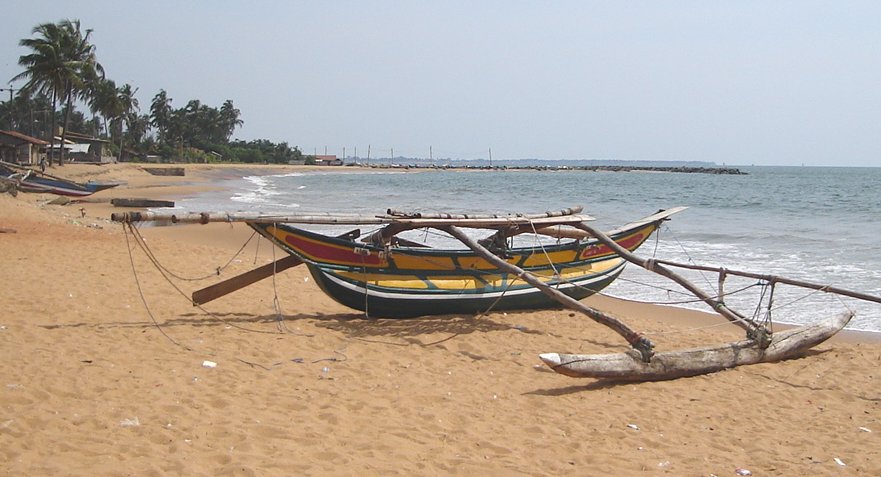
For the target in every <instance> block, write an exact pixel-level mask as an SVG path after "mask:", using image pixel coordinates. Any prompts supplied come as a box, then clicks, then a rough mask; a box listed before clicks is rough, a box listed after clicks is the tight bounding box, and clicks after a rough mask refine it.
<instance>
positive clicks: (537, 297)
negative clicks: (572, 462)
mask: <svg viewBox="0 0 881 477" xmlns="http://www.w3.org/2000/svg"><path fill="white" fill-rule="evenodd" d="M683 209H685V208H684V207H676V208H672V209H668V210H661V211H659V212H657V213H655V214H652V215H650V216H648V217H645V218H643V219H640V220H637V221H635V222H632V223H629V224H627V225H624V226H622V227H619V228H617V229H615V230H612V231H610V232H602V231H600V230H597V229H596V228H594V227H592V226H590V225H588V222H589V221H590V220H593V218H592V217H590V216H587V215H582V214H581V211H582V209H581V207H574V208H569V209H563V210H560V211H554V212H546V213H543V214H532V215H524V214H516V215H471V214H468V215H465V214H461V215H456V214H433V215H425V214H405V213H400V212H396V211H393V210H388V211H387V212H386V214H383V215H376V216H353V215H334V214H319V215H295V216H270V215H261V214H247V213H239V214H231V213H164V212H128V213H123V214H113V216H112V220H114V221H117V222H123V223H125V224H128V226H129V230H130V231H131V232H132V233H134V234H135V235H137V234H136V232H135V228H134V227H133V226H132V223H135V222H144V221H159V222H171V223H209V222H245V223H246V224H248V225H249V226H250V227H252V228H254V229H255V230H256V231H257V232H259V233H260V234H261V235H262V236H264V237H266V238H267V239H269V240H270V241H271V242H272V243H274V244H275V245H277V246H278V247H280V248H281V249H283V250H284V251H285V252H287V253H288V254H289V256H288V257H285V258H284V259H281V260H279V261H277V262H275V263H272V264H269V265H264V266H262V267H260V268H257V269H255V270H252V271H250V272H247V273H245V274H242V275H239V276H237V277H232V278H229V279H227V280H224V281H222V282H220V283H217V284H215V285H212V286H210V287H207V288H203V289H201V290H198V291H196V292H194V293H193V296H192V298H193V303H194V304H197V305H198V304H202V303H207V302H209V301H211V300H214V299H216V298H219V297H221V296H224V295H226V294H229V293H231V292H233V291H235V290H238V289H241V288H243V287H245V286H247V285H250V284H252V283H255V282H256V281H258V280H261V279H263V278H267V277H269V276H272V275H273V274H275V273H278V272H280V271H282V270H285V269H287V268H290V267H293V266H297V265H300V264H303V263H305V264H306V265H307V266H308V267H309V270H310V272H311V274H312V276H313V277H314V278H315V280H316V282H317V283H318V285H319V286H320V287H321V289H322V290H323V291H324V292H325V293H327V294H328V295H329V296H331V297H332V298H333V299H335V300H336V301H338V302H340V303H342V304H344V305H346V306H348V307H350V308H354V309H357V310H361V311H364V312H365V314H367V315H369V316H374V317H376V316H381V317H391V318H404V317H414V316H420V315H436V314H461V313H468V314H474V313H484V312H489V311H492V310H508V309H535V308H550V307H560V306H562V307H567V308H570V309H573V310H576V311H579V312H581V313H583V314H585V315H586V316H588V317H589V318H591V319H592V320H594V321H596V322H598V323H600V324H603V325H605V326H607V327H609V328H610V329H612V330H613V331H615V332H617V333H618V334H619V335H621V336H622V337H623V338H624V339H625V340H626V341H627V342H628V343H629V344H630V346H631V347H632V350H631V351H629V352H627V353H622V354H616V355H574V354H566V353H544V354H542V355H541V356H540V357H541V359H542V360H543V361H544V362H545V363H546V364H548V365H549V366H550V367H551V368H552V369H553V370H555V371H557V372H559V373H561V374H565V375H568V376H578V377H594V378H613V379H621V380H636V381H644V380H660V379H673V378H677V377H682V376H693V375H696V374H705V373H710V372H714V371H718V370H721V369H726V368H731V367H734V366H739V365H744V364H753V363H759V362H768V361H777V360H781V359H786V358H789V357H792V356H797V355H799V354H800V353H802V352H804V351H805V350H807V349H809V348H811V347H813V346H815V345H817V344H819V343H821V342H823V341H824V340H826V339H827V338H829V337H830V336H832V335H834V334H835V333H837V332H838V331H839V330H841V329H842V328H843V327H844V326H845V325H846V324H847V323H848V321H849V320H850V318H851V317H852V314H847V315H843V316H841V317H839V318H836V319H830V320H828V321H826V322H823V323H820V324H816V325H808V326H803V327H799V328H795V329H793V330H789V331H785V332H781V333H772V331H771V328H770V326H769V323H764V322H760V321H757V320H755V319H753V318H749V317H747V316H745V315H743V314H741V313H738V312H736V311H734V310H732V309H730V308H729V307H728V306H727V305H726V304H725V303H724V301H723V300H724V293H723V291H722V289H723V282H724V280H725V277H726V276H727V275H741V276H746V277H752V278H757V279H759V280H762V281H764V282H766V283H767V285H768V286H769V287H770V288H771V294H772V296H773V287H774V285H776V284H778V283H783V284H788V285H794V286H797V287H802V288H810V289H814V290H818V291H823V292H829V293H836V294H840V295H846V296H850V297H854V298H858V299H862V300H869V301H874V302H878V303H881V298H879V297H874V296H870V295H866V294H862V293H859V292H852V291H848V290H844V289H840V288H835V287H831V286H828V285H820V284H813V283H808V282H802V281H798V280H792V279H787V278H784V277H776V276H767V275H758V274H751V273H747V272H737V271H733V270H728V269H722V268H713V267H701V266H696V265H689V264H677V263H674V262H669V261H663V260H657V259H644V258H641V257H638V256H636V255H635V254H633V251H634V250H636V249H637V248H638V247H639V246H640V245H642V244H643V243H644V242H645V241H646V240H647V239H648V238H649V237H650V236H651V234H652V233H653V232H655V231H656V230H657V229H658V228H659V226H660V225H661V224H662V223H663V222H664V221H666V220H669V218H670V216H672V215H673V214H676V213H678V212H680V211H682V210H683ZM291 224H322V225H375V226H380V228H379V229H378V230H377V231H376V232H374V233H372V234H370V235H369V236H367V237H365V238H362V239H360V240H359V238H360V235H361V232H360V230H353V231H351V232H348V233H345V234H343V235H340V236H337V237H330V236H327V235H324V234H319V233H316V232H311V231H307V230H304V229H301V228H299V227H294V226H293V225H291ZM415 229H435V230H436V231H440V232H444V233H446V234H448V235H449V236H451V237H453V238H454V239H456V240H458V241H459V242H460V243H462V244H463V245H465V247H467V248H465V249H452V250H451V249H434V248H428V247H426V246H425V245H423V244H418V243H415V242H412V241H410V240H407V239H404V238H402V237H399V236H398V235H399V234H400V233H402V232H405V231H408V230H415ZM463 229H488V230H493V231H494V233H493V234H492V235H490V236H488V237H486V238H484V239H482V240H476V239H474V238H473V237H472V236H471V235H469V234H467V233H465V232H464V230H463ZM522 234H533V235H535V236H536V237H537V236H538V235H546V236H552V237H556V238H557V239H558V241H557V243H550V244H545V243H544V242H540V241H536V244H535V245H532V246H528V247H513V246H511V238H512V237H515V236H518V235H522ZM139 243H140V244H141V246H142V247H145V244H144V243H143V241H142V240H140V241H139ZM145 252H147V251H146V250H145ZM148 255H150V254H149V252H148ZM627 262H630V263H634V264H636V265H638V266H641V267H643V268H645V269H646V270H649V271H651V272H654V273H658V274H660V275H663V276H665V277H667V278H669V279H671V280H673V281H674V282H676V283H678V284H679V285H681V286H682V287H683V288H685V289H686V290H688V291H689V292H691V293H692V294H694V295H695V296H696V297H697V298H698V299H700V300H702V301H704V302H705V303H706V304H708V305H709V306H710V307H711V308H712V309H713V310H714V311H715V312H717V313H718V314H720V315H721V316H722V317H724V318H725V319H727V320H729V321H730V322H732V323H734V324H736V325H738V326H740V327H741V328H743V329H744V330H745V331H746V340H745V341H742V342H738V343H729V344H725V345H721V346H715V347H707V348H700V349H694V350H686V351H672V352H663V353H657V354H656V353H655V352H654V344H653V343H652V342H651V341H650V340H649V338H648V337H646V336H644V335H643V334H641V333H638V332H636V331H634V330H632V329H631V328H630V327H628V326H627V325H626V324H625V323H623V322H622V321H620V320H619V319H618V318H616V317H613V316H611V315H609V314H606V313H604V312H602V311H600V310H597V309H594V308H591V307H589V306H586V305H584V304H583V303H581V302H580V301H579V300H580V299H582V298H584V297H587V296H589V295H591V294H594V293H596V292H598V291H599V290H601V289H602V288H604V287H605V286H607V285H608V284H609V283H611V282H612V281H613V280H614V279H615V278H616V277H617V276H618V275H619V274H620V273H621V271H622V270H623V268H624V266H625V264H626V263H627ZM672 267H684V268H696V269H700V270H704V271H715V272H717V273H719V290H718V294H716V295H710V294H708V293H706V292H704V291H703V290H701V289H700V288H698V287H696V286H695V285H693V284H692V283H690V282H689V281H688V280H686V279H685V278H683V277H682V276H681V275H679V274H678V273H676V272H674V271H673V270H672ZM769 307H770V303H769Z"/></svg>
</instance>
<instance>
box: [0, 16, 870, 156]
mask: <svg viewBox="0 0 881 477" xmlns="http://www.w3.org/2000/svg"><path fill="white" fill-rule="evenodd" d="M5 10H6V11H7V13H8V16H7V22H5V23H6V24H5V26H4V28H3V30H2V32H0V84H2V87H3V88H6V87H8V84H7V82H8V81H9V80H10V79H11V78H12V77H13V76H15V75H16V74H18V73H19V72H20V71H21V68H20V67H19V66H18V64H17V63H18V58H19V56H21V55H23V54H26V53H27V50H26V49H24V48H22V47H19V46H18V42H19V40H21V39H23V38H31V37H33V34H32V32H31V30H32V29H33V27H34V26H36V25H37V24H40V23H46V22H57V21H59V20H61V19H64V18H71V19H79V20H80V21H81V22H82V26H83V27H84V28H89V29H92V30H94V32H93V34H92V42H93V43H94V44H95V45H96V47H97V56H98V60H99V61H100V62H101V63H102V65H103V66H104V68H105V70H106V73H107V76H108V77H109V78H111V79H113V80H114V81H116V82H117V84H120V85H121V84H123V83H130V84H131V85H132V86H133V87H135V88H138V92H137V97H138V99H139V102H140V108H141V112H142V113H149V106H150V102H151V100H152V98H153V96H154V95H155V94H156V93H157V92H159V90H160V89H165V90H166V91H167V92H168V96H169V97H170V98H172V99H173V102H172V106H173V107H176V108H179V107H182V106H184V105H185V104H186V102H187V101H189V100H191V99H198V100H200V101H201V102H202V103H204V104H207V105H209V106H214V107H220V105H221V104H222V103H223V101H225V100H227V99H231V100H232V101H233V103H234V105H235V106H236V107H237V108H238V109H240V110H241V113H242V114H241V119H242V120H243V121H244V126H243V127H242V128H240V129H238V130H236V132H235V134H234V135H233V137H234V138H236V139H243V140H252V139H269V140H271V141H274V142H282V141H284V142H287V143H289V144H290V145H291V146H298V147H300V149H301V150H302V151H303V152H304V153H307V154H311V153H313V152H318V153H323V152H324V150H325V147H326V148H327V152H328V153H330V154H336V155H338V156H341V155H343V148H345V149H346V154H347V155H353V153H354V149H355V148H357V151H358V155H359V156H362V157H363V156H366V151H367V147H368V145H370V148H371V156H373V157H377V156H389V155H391V151H392V149H393V150H394V155H395V156H406V157H428V155H429V148H431V150H432V154H433V156H434V157H452V158H459V159H476V158H482V157H486V156H487V154H488V150H489V149H490V148H492V156H493V159H495V160H516V159H520V158H538V159H542V160H560V159H575V160H645V161H704V162H714V163H717V164H719V165H722V164H725V165H729V166H732V167H734V166H737V165H741V166H752V165H755V166H762V165H792V166H801V165H806V166H838V165H841V166H881V53H879V52H881V29H879V28H878V21H879V19H881V2H869V1H842V2H835V3H828V2H811V1H808V2H794V1H782V2H757V1H745V2H726V3H721V2H700V1H696V0H695V1H670V2H650V1H636V2H627V3H617V2H613V3H606V2H574V1H563V2H554V3H539V2H534V3H533V2H522V1H515V2H498V1H485V2H457V1H454V2H402V3H397V2H394V3H393V2H388V1H378V2H363V3H362V2H351V1H342V2H332V3H324V2H318V3H315V2H308V3H306V2H290V3H288V2H270V1H265V2H254V3H252V4H248V5H245V4H240V3H238V2H230V1H225V0H224V1H216V2H169V1H167V0H160V1H156V2H147V3H128V2H109V1H103V0H102V1H98V0H93V1H89V0H84V1H78V2H74V3H71V4H67V3H60V4H59V2H49V1H44V0H30V1H19V0H12V1H9V2H7V7H6V8H5ZM21 84H22V83H21V82H18V83H15V84H13V85H12V87H16V88H17V87H19V86H21ZM7 95H8V93H6V92H4V93H3V95H2V96H0V101H3V100H6V99H7V98H8V96H7Z"/></svg>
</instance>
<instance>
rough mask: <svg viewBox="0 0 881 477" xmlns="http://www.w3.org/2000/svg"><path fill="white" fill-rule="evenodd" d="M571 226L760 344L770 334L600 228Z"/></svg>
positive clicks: (583, 224) (580, 224)
mask: <svg viewBox="0 0 881 477" xmlns="http://www.w3.org/2000/svg"><path fill="white" fill-rule="evenodd" d="M573 227H575V228H578V229H581V230H584V231H585V232H587V233H589V234H590V235H591V236H593V237H594V238H596V239H597V240H599V241H600V242H601V243H602V244H603V245H605V246H607V247H609V248H610V249H611V250H612V251H614V252H615V253H616V254H618V255H619V256H621V258H623V259H625V260H627V261H628V262H631V263H635V264H637V265H639V266H640V267H642V268H645V269H646V270H648V271H650V272H654V273H657V274H659V275H663V276H665V277H667V278H669V279H671V280H673V281H675V282H676V283H678V284H680V285H682V287H683V288H685V289H686V290H688V291H690V292H691V293H693V294H694V295H695V296H696V297H698V298H700V299H701V300H702V301H703V302H704V303H706V304H708V305H710V306H711V307H712V308H713V310H715V311H716V312H717V313H719V314H720V315H722V316H723V317H725V319H727V320H728V321H730V322H732V323H734V324H736V325H737V326H740V327H741V328H743V329H744V330H746V332H747V337H749V338H751V339H756V340H758V341H759V343H760V345H762V344H767V342H768V341H767V340H768V335H769V334H770V333H769V332H768V331H767V330H766V329H765V328H764V327H762V326H760V325H759V324H757V323H755V322H754V321H752V320H750V319H749V318H746V317H744V316H742V315H740V314H739V313H737V312H735V311H734V310H731V309H729V308H728V307H727V306H726V305H725V303H723V302H721V301H719V300H716V299H714V298H713V297H711V296H710V295H708V294H707V293H706V292H704V291H703V290H701V289H700V288H698V287H697V286H695V285H694V284H692V283H691V282H690V281H688V280H687V279H685V278H684V277H682V276H680V275H679V274H677V273H675V272H673V271H672V270H670V269H668V268H666V267H664V266H662V265H659V264H658V262H657V261H656V260H649V259H644V258H641V257H638V256H636V255H635V254H633V253H631V252H630V251H629V250H627V249H625V248H623V247H621V246H620V245H618V244H617V243H615V241H614V240H612V239H611V238H610V237H609V236H608V235H606V234H604V233H603V232H601V231H600V230H598V229H596V228H594V227H591V226H589V225H587V224H585V223H579V224H574V225H573Z"/></svg>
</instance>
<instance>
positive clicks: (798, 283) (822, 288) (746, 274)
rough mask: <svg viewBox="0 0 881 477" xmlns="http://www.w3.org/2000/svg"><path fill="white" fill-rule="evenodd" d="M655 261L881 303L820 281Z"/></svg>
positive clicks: (880, 300)
mask: <svg viewBox="0 0 881 477" xmlns="http://www.w3.org/2000/svg"><path fill="white" fill-rule="evenodd" d="M655 263H659V264H662V265H669V266H671V267H679V268H686V269H689V270H701V271H704V272H718V273H720V274H723V275H724V274H728V275H737V276H741V277H746V278H755V279H758V280H764V281H766V282H768V283H783V284H786V285H792V286H796V287H802V288H809V289H811V290H817V291H821V292H826V293H834V294H836V295H844V296H848V297H851V298H856V299H858V300H865V301H872V302H875V303H881V297H877V296H874V295H869V294H866V293H860V292H856V291H852V290H847V289H844V288H838V287H833V286H831V285H822V284H819V283H811V282H806V281H803V280H795V279H792V278H786V277H781V276H777V275H766V274H762V273H752V272H741V271H737V270H731V269H728V268H720V267H708V266H704V265H690V264H686V263H678V262H671V261H669V260H655Z"/></svg>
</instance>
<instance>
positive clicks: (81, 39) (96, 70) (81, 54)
mask: <svg viewBox="0 0 881 477" xmlns="http://www.w3.org/2000/svg"><path fill="white" fill-rule="evenodd" d="M59 25H60V26H61V28H62V29H63V30H64V31H65V35H64V38H65V39H66V40H67V41H66V43H65V48H64V51H65V53H66V55H65V56H66V59H67V62H68V64H69V65H70V68H71V69H72V70H73V72H74V74H72V75H70V76H69V77H68V78H67V83H66V84H65V94H66V97H67V110H66V113H65V115H64V129H63V130H62V132H61V143H62V144H64V142H65V139H67V129H68V127H67V126H68V122H69V120H70V111H71V109H72V108H71V105H72V103H73V99H74V96H76V97H79V98H80V99H84V98H85V97H86V94H87V92H88V89H87V88H86V79H88V78H94V77H100V78H104V67H102V66H101V64H100V63H98V60H97V58H96V56H95V45H93V44H91V43H90V42H89V37H90V36H91V35H92V30H91V29H87V30H85V32H83V31H82V30H81V29H80V21H79V20H73V21H71V20H63V21H62V22H60V23H59ZM61 161H62V163H63V162H64V149H63V148H62V155H61Z"/></svg>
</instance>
